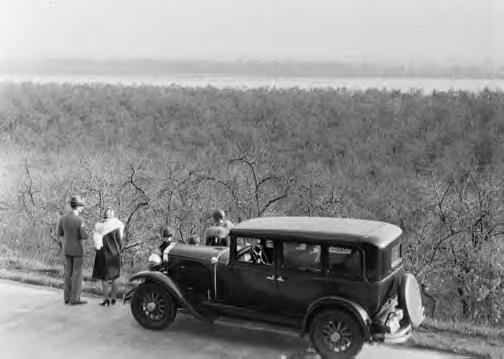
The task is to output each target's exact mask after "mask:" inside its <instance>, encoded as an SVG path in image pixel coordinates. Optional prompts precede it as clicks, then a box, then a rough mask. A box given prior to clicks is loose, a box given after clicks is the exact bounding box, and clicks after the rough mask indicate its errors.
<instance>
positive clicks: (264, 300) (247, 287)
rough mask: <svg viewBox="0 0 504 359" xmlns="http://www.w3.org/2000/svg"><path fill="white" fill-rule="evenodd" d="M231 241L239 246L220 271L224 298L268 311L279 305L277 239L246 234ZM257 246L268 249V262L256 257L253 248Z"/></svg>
mask: <svg viewBox="0 0 504 359" xmlns="http://www.w3.org/2000/svg"><path fill="white" fill-rule="evenodd" d="M261 242H262V244H261ZM231 245H232V246H233V245H236V246H237V248H236V252H235V254H234V255H233V254H232V255H231V260H230V262H229V264H228V265H227V266H226V268H225V269H224V268H223V269H222V272H221V273H220V278H221V284H220V288H219V295H220V297H221V302H224V303H225V304H228V305H231V306H235V307H241V308H245V309H250V310H255V311H260V312H264V313H268V312H270V311H271V310H273V309H274V308H275V306H274V304H273V303H274V300H275V296H276V282H275V268H276V261H275V252H274V251H275V249H274V248H273V247H274V246H273V242H272V241H267V240H264V239H263V240H260V239H256V238H243V237H242V238H236V239H233V240H232V242H231ZM254 246H260V247H261V249H263V250H264V252H265V258H266V261H265V263H257V262H255V261H253V260H252V259H253V258H252V255H251V254H250V251H249V250H250V249H252V248H253V247H254ZM256 248H258V247H256ZM233 252H234V251H233ZM266 253H267V254H266ZM233 256H234V258H233Z"/></svg>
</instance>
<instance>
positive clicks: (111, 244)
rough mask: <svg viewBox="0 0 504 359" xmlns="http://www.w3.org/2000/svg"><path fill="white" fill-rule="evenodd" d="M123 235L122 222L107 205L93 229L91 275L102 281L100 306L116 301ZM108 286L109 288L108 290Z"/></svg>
mask: <svg viewBox="0 0 504 359" xmlns="http://www.w3.org/2000/svg"><path fill="white" fill-rule="evenodd" d="M123 236H124V223H123V222H121V221H120V220H119V219H117V218H116V217H115V216H114V210H113V209H112V208H111V207H108V208H107V209H106V210H105V212H104V215H103V219H102V220H101V221H100V222H98V223H96V225H95V228H94V231H93V240H94V243H95V248H96V257H95V262H94V266H93V276H92V277H93V278H94V279H97V280H100V281H101V283H102V288H103V297H104V299H103V302H101V303H100V305H102V306H104V305H106V306H109V305H110V304H112V305H114V304H115V302H116V295H117V289H118V288H117V279H118V278H119V275H120V267H121V248H122V240H123ZM109 283H110V286H109ZM110 287H111V290H109V288H110Z"/></svg>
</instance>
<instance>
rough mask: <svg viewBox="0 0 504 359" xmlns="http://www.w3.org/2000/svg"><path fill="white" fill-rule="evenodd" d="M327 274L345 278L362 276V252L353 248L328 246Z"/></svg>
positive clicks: (359, 277)
mask: <svg viewBox="0 0 504 359" xmlns="http://www.w3.org/2000/svg"><path fill="white" fill-rule="evenodd" d="M328 252H329V253H328V254H329V256H328V257H329V274H330V275H331V276H334V277H342V278H346V279H361V278H362V254H361V251H359V250H357V249H355V248H348V247H343V246H329V248H328Z"/></svg>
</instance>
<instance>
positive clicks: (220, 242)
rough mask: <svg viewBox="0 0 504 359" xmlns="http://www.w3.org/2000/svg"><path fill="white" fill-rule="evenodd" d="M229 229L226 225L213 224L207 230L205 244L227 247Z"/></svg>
mask: <svg viewBox="0 0 504 359" xmlns="http://www.w3.org/2000/svg"><path fill="white" fill-rule="evenodd" d="M228 236H229V230H228V229H227V228H224V227H219V226H211V227H208V228H207V229H206V230H205V234H204V235H203V237H204V238H205V246H217V247H227V246H228V245H229V238H228Z"/></svg>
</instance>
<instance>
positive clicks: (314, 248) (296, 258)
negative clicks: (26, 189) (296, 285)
mask: <svg viewBox="0 0 504 359" xmlns="http://www.w3.org/2000/svg"><path fill="white" fill-rule="evenodd" d="M320 253H321V248H320V245H314V244H307V243H300V242H286V243H284V244H283V266H284V267H285V268H291V269H299V270H305V271H312V272H321V271H322V266H321V263H320Z"/></svg>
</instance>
